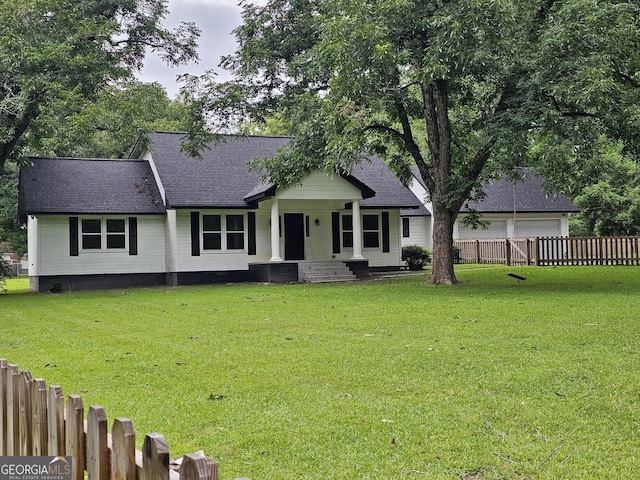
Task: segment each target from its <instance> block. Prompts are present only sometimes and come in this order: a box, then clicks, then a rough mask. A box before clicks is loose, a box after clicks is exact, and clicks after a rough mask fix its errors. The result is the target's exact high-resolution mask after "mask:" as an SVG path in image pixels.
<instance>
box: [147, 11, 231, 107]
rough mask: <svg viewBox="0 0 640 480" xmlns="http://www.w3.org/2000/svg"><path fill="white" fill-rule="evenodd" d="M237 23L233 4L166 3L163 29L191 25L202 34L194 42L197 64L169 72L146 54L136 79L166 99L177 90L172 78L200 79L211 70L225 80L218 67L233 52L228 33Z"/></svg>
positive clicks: (164, 66) (157, 60)
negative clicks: (155, 87)
mask: <svg viewBox="0 0 640 480" xmlns="http://www.w3.org/2000/svg"><path fill="white" fill-rule="evenodd" d="M241 21H242V18H241V16H240V7H238V6H237V5H236V3H235V1H234V0H169V16H168V17H167V19H166V21H165V26H167V27H169V28H172V27H176V26H177V25H179V24H180V22H195V23H196V24H197V25H198V27H200V29H201V30H202V35H201V36H200V39H199V41H198V45H199V48H198V54H199V56H200V62H199V63H197V64H196V63H190V64H188V65H185V66H181V67H177V68H171V67H168V66H167V65H165V64H164V63H163V62H162V61H161V60H160V58H159V57H158V56H157V55H155V54H153V53H150V54H149V55H147V58H146V61H145V67H144V68H143V70H142V71H141V72H140V74H139V75H138V78H139V79H140V80H142V81H143V82H158V83H160V84H162V85H163V86H164V87H165V88H166V89H167V93H168V94H169V97H170V98H174V97H175V96H176V94H177V93H178V90H179V88H180V84H178V82H177V81H176V77H178V76H179V75H182V74H185V73H189V74H192V75H201V74H203V73H204V72H205V71H206V70H211V69H213V70H217V71H218V72H219V74H220V77H219V78H220V79H221V80H225V79H226V77H225V75H226V73H225V72H224V71H222V70H221V69H220V68H219V66H218V65H219V63H220V58H221V57H222V56H224V55H229V54H231V53H233V52H234V51H235V48H236V42H235V38H234V36H233V33H232V31H233V30H234V29H235V28H236V27H237V26H238V25H240V23H241Z"/></svg>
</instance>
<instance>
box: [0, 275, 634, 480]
mask: <svg viewBox="0 0 640 480" xmlns="http://www.w3.org/2000/svg"><path fill="white" fill-rule="evenodd" d="M508 272H513V273H516V274H518V275H521V276H523V277H526V278H527V279H526V280H525V281H521V282H519V281H517V280H515V279H513V278H511V277H508V276H507V275H506V273H508ZM638 273H639V270H637V269H636V268H633V267H605V268H599V267H567V268H541V267H538V268H535V267H521V268H509V269H506V268H484V269H461V270H459V271H458V272H457V275H458V279H459V280H460V282H461V284H460V285H458V286H456V287H453V288H450V287H430V286H426V280H427V277H426V276H425V275H418V276H407V277H403V278H395V279H385V280H377V281H371V282H358V283H352V284H341V285H331V284H327V285H321V284H316V285H247V284H245V285H224V286H211V287H180V288H150V289H130V290H112V291H100V292H72V293H66V294H59V295H50V294H44V295H18V294H16V295H11V294H10V295H2V296H0V326H1V328H2V336H1V337H0V357H4V358H7V359H8V360H9V361H10V362H11V363H16V364H18V365H19V366H20V368H22V369H27V370H30V371H31V372H32V374H33V375H34V377H41V378H45V379H46V380H47V382H48V384H59V385H61V386H62V387H63V389H64V392H65V395H68V394H70V393H78V394H80V395H81V396H82V398H83V400H84V403H85V410H88V407H89V406H90V405H94V404H100V405H103V406H104V407H105V408H106V410H107V414H108V416H109V419H110V422H111V421H112V419H114V418H115V417H119V416H126V417H128V418H131V419H132V420H133V422H134V425H135V427H136V432H137V433H138V444H141V442H142V437H143V434H144V433H147V432H154V431H157V432H161V433H162V434H163V435H165V437H166V438H167V442H168V444H169V448H170V451H171V454H172V456H178V455H181V454H182V453H188V452H193V451H197V450H200V449H202V450H204V451H205V453H206V454H207V455H209V456H211V457H213V458H215V459H216V460H218V461H219V462H220V466H221V478H223V479H233V478H236V477H240V476H247V477H250V478H252V479H254V480H256V479H266V478H270V479H289V478H308V479H312V478H318V479H320V478H322V479H326V478H336V479H356V478H357V479H381V478H384V479H405V478H406V479H412V478H437V479H449V478H451V479H453V478H476V479H510V478H518V479H557V478H567V479H569V478H571V479H574V478H589V479H594V478H595V479H598V478H602V479H605V478H606V479H611V478H617V479H618V478H620V479H621V478H635V476H636V474H637V473H636V472H637V466H638V465H639V464H640V416H639V415H638V411H640V381H639V380H638V374H637V372H638V371H639V370H640V355H639V354H640V326H639V325H638V313H637V312H638V306H639V302H640V275H639V274H638ZM21 281H23V280H22V279H19V280H17V282H21ZM12 282H14V281H10V282H9V285H8V286H9V289H10V291H14V287H15V288H22V289H24V286H22V287H20V285H19V284H18V285H15V284H13V283H12Z"/></svg>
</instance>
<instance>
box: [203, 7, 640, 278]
mask: <svg viewBox="0 0 640 480" xmlns="http://www.w3.org/2000/svg"><path fill="white" fill-rule="evenodd" d="M241 5H242V7H243V19H244V23H243V25H241V26H240V27H239V28H238V29H237V30H236V31H235V34H236V37H237V39H238V42H239V47H238V50H237V51H236V53H235V54H234V55H232V56H229V57H227V58H225V59H223V66H225V67H226V68H227V69H228V70H229V71H230V72H231V73H232V74H233V75H234V80H233V81H231V82H226V83H223V84H215V83H213V82H210V79H205V83H203V84H201V89H200V90H199V92H198V93H199V94H200V96H199V97H197V99H196V100H197V102H196V103H195V104H196V105H197V106H198V108H199V109H200V111H202V112H205V113H206V112H209V113H210V114H211V112H213V116H214V117H215V124H216V125H217V126H220V127H222V128H227V129H229V128H233V126H234V124H237V123H238V122H242V121H244V120H245V119H246V118H247V117H249V118H252V119H254V120H256V119H257V120H260V119H262V118H267V117H268V116H269V115H272V114H273V113H274V112H279V113H280V114H281V115H282V116H283V118H285V119H286V120H287V122H288V124H289V125H290V126H291V128H292V129H294V133H295V139H294V140H293V141H292V142H291V144H290V146H289V148H288V149H287V150H286V151H284V152H283V153H282V154H281V155H279V156H278V157H276V158H275V159H272V160H268V161H266V162H265V163H264V165H263V166H264V167H266V168H267V169H268V171H269V175H270V177H271V180H273V181H275V182H277V183H280V184H288V183H291V182H295V181H297V180H298V179H299V178H300V177H301V176H302V175H304V174H305V173H307V172H309V171H310V170H314V169H325V170H328V171H334V170H336V169H345V170H349V169H350V168H351V166H352V165H353V164H354V163H356V162H357V161H358V160H359V159H360V158H362V157H361V155H362V153H369V154H379V155H381V156H383V157H384V158H385V159H386V160H387V161H388V163H389V164H390V165H391V166H392V167H394V168H396V170H397V171H398V172H400V173H401V174H402V173H403V172H404V173H406V171H407V167H408V166H409V165H410V164H415V165H417V167H418V169H419V171H420V174H421V176H422V179H423V180H424V183H425V184H426V186H427V189H428V193H429V197H430V198H429V200H430V201H431V203H432V205H433V215H434V232H433V245H434V252H433V270H432V275H431V278H430V282H431V283H437V284H451V283H456V277H455V274H454V270H453V257H452V248H451V247H452V241H453V225H454V222H455V220H456V217H457V215H458V212H459V210H460V207H461V206H462V205H463V204H464V202H465V201H466V200H467V199H468V198H469V196H470V195H471V194H472V192H473V191H474V190H477V189H478V188H480V187H481V186H482V184H483V183H484V182H485V181H486V180H487V179H489V178H490V177H491V176H493V175H495V174H496V172H497V171H498V170H504V171H509V170H510V169H511V167H512V166H513V165H516V164H520V165H521V164H524V163H525V162H526V161H527V160H528V159H529V158H530V156H529V155H528V150H529V146H530V145H531V144H532V135H534V136H536V137H537V138H545V137H547V136H548V137H550V138H553V139H555V140H557V142H558V143H559V144H562V145H567V144H569V145H571V146H572V148H574V149H576V148H578V149H580V150H581V152H584V153H583V155H587V154H588V153H587V152H588V151H589V148H590V139H591V138H592V136H593V134H594V132H598V131H601V130H603V129H607V127H612V126H613V125H615V124H616V122H615V121H613V120H612V113H613V112H617V111H618V109H619V107H620V104H621V103H625V105H630V104H632V100H631V98H632V95H631V96H630V93H629V92H630V90H632V87H633V85H634V84H635V83H636V82H638V80H639V78H638V74H637V65H636V63H634V62H631V61H627V62H626V64H624V63H623V62H622V61H621V60H622V58H623V57H624V56H625V55H627V54H629V53H630V52H631V50H632V48H631V45H635V46H636V47H637V44H638V43H637V42H636V43H634V39H635V40H637V31H638V26H637V18H638V6H637V4H636V3H632V2H616V1H599V2H597V6H595V8H594V4H593V2H592V1H586V0H534V1H531V0H526V1H525V0H452V1H440V0H353V1H350V2H343V1H340V0H270V1H268V2H267V3H266V4H265V5H254V4H253V3H252V2H250V1H249V0H243V1H242V2H241ZM594 10H595V13H594ZM599 12H600V13H599ZM577 14H580V15H581V16H578V17H576V15H577ZM573 18H584V19H585V20H586V19H588V20H589V26H597V27H598V28H597V29H595V30H586V28H585V27H580V28H579V30H577V32H578V34H579V35H583V36H584V38H582V39H580V38H574V37H572V34H575V31H574V32H572V30H571V28H572V27H575V26H576V25H575V23H576V22H575V21H574V20H572V19H573ZM569 19H571V20H570V21H569ZM619 22H622V26H620V25H618V23H619ZM609 26H610V27H615V32H614V33H615V35H612V30H609V29H608V28H607V27H609ZM629 35H632V36H631V37H629ZM629 38H631V40H629ZM585 40H590V41H589V42H585ZM610 49H612V51H611V52H610V55H609V60H611V61H608V62H607V61H603V62H600V61H599V60H598V55H599V54H600V53H603V52H604V51H607V52H608V51H609V50H610ZM636 50H637V48H636ZM637 56H638V54H637V51H636V52H635V53H634V57H633V58H637ZM613 59H615V60H616V62H613ZM585 62H586V63H585ZM555 63H559V64H561V66H562V68H560V69H557V68H554V64H555ZM587 63H588V65H590V66H591V67H592V68H593V69H595V71H596V72H597V75H598V78H599V79H602V81H605V80H606V81H607V82H609V83H608V84H609V85H615V86H616V92H617V93H619V95H618V96H616V97H615V98H613V99H612V98H611V97H610V96H607V95H605V92H604V91H603V89H602V85H601V84H598V83H597V82H595V83H594V81H592V77H593V75H592V72H590V70H589V68H587V67H584V68H578V67H579V66H583V65H586V64H587ZM572 67H573V68H572ZM618 67H620V68H618ZM615 70H619V71H618V72H615ZM206 81H209V83H206ZM193 84H194V83H192V85H193ZM203 85H204V87H205V88H202V86H203ZM567 87H572V88H567ZM583 89H589V91H590V92H591V93H592V95H590V96H585V95H584V94H583V93H581V91H582V90H583ZM616 106H617V108H615V107H616ZM632 110H633V109H631V110H630V112H632ZM618 118H619V119H620V118H622V117H621V116H618ZM630 118H633V116H632V115H631V113H629V114H628V115H627V116H626V117H625V118H624V120H625V121H626V120H629V119H630ZM610 130H611V132H612V133H613V130H614V129H613V128H610ZM616 135H624V132H622V131H618V132H617V133H616ZM616 138H617V137H616ZM401 176H402V175H401Z"/></svg>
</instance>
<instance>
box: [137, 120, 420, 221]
mask: <svg viewBox="0 0 640 480" xmlns="http://www.w3.org/2000/svg"><path fill="white" fill-rule="evenodd" d="M181 139H182V134H179V133H166V132H156V133H153V134H151V135H150V138H149V140H150V142H149V144H150V148H151V155H152V158H153V161H154V164H155V165H156V168H157V170H158V175H159V177H160V179H161V182H162V186H163V188H164V190H165V195H166V200H167V206H168V207H170V208H207V207H208V208H212V207H215V208H246V207H247V206H248V205H249V202H250V201H253V200H259V199H260V198H264V197H265V196H269V195H272V194H273V193H274V191H275V188H274V186H273V185H271V184H269V183H264V182H263V181H262V176H263V172H261V171H255V170H250V169H249V168H248V166H247V164H248V163H249V162H250V161H252V160H255V159H265V158H270V157H273V156H274V155H275V154H276V153H277V152H278V150H279V149H280V148H282V147H284V146H285V145H286V144H287V143H288V142H289V141H290V138H288V137H262V136H248V137H237V136H224V137H223V140H222V141H221V142H218V143H215V144H212V145H210V149H208V150H205V151H204V152H202V157H203V158H202V159H201V160H196V159H193V158H191V157H189V156H187V155H186V154H184V153H182V152H180V141H181ZM345 178H346V179H347V180H348V181H350V182H351V183H353V184H354V185H356V186H357V187H358V188H360V189H361V190H362V191H363V195H364V196H365V197H369V196H370V195H371V193H375V196H373V197H372V198H367V200H364V201H363V202H362V207H363V208H372V207H379V208H381V207H388V208H399V207H406V208H412V207H416V208H417V207H418V206H419V202H418V201H417V200H416V198H415V196H414V195H413V194H412V193H411V192H410V191H409V190H408V189H407V188H405V187H403V186H402V184H401V183H400V181H399V180H398V179H397V178H396V176H395V175H393V174H392V173H391V172H390V171H389V169H388V168H387V167H386V165H385V164H384V163H382V162H381V161H380V160H377V159H373V160H371V161H365V162H364V163H362V164H361V165H359V166H356V167H355V168H354V170H353V172H352V173H351V175H346V176H345ZM371 190H373V192H371Z"/></svg>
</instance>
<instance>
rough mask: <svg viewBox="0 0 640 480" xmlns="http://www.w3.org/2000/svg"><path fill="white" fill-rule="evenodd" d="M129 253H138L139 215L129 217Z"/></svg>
mask: <svg viewBox="0 0 640 480" xmlns="http://www.w3.org/2000/svg"><path fill="white" fill-rule="evenodd" d="M129 255H138V217H129Z"/></svg>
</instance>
